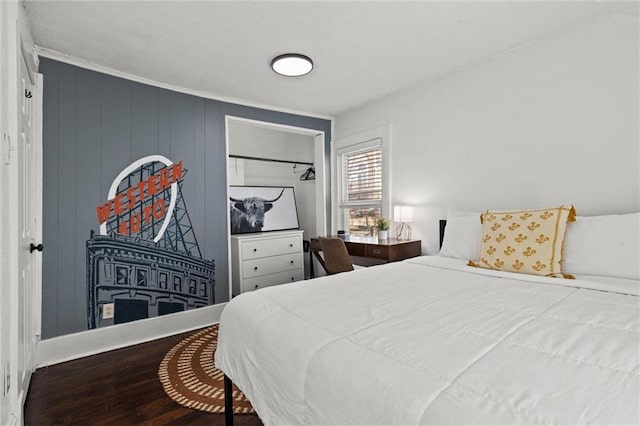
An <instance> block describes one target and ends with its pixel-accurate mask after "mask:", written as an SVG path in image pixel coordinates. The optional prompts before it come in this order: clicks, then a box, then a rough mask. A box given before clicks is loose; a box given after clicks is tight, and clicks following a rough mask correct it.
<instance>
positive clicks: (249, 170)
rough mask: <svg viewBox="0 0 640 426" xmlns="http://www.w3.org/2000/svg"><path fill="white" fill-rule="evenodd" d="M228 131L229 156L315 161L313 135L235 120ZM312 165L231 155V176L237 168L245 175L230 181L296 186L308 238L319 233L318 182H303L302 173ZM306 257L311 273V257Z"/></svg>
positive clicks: (306, 269) (302, 220) (301, 223)
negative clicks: (317, 211) (246, 157)
mask: <svg viewBox="0 0 640 426" xmlns="http://www.w3.org/2000/svg"><path fill="white" fill-rule="evenodd" d="M228 131H229V155H232V154H235V155H245V156H250V157H264V158H272V159H279V160H289V161H302V162H306V163H313V162H314V138H313V137H311V136H307V135H301V134H297V133H292V132H286V131H281V130H273V129H267V128H264V127H256V126H252V125H247V124H242V123H233V122H231V123H229V129H228ZM308 167H309V166H305V165H297V166H296V167H295V169H294V167H293V164H285V163H274V162H265V161H253V160H237V161H236V160H234V159H233V158H230V159H229V174H230V177H233V173H234V171H235V170H237V171H238V174H241V175H242V176H235V177H234V178H233V180H232V179H230V183H233V182H238V183H239V182H241V181H243V182H244V183H243V185H257V186H260V185H263V186H264V185H266V186H293V188H294V191H295V196H296V206H297V209H298V220H299V221H300V229H302V230H303V231H304V239H306V240H308V239H309V238H311V237H315V236H316V235H317V230H316V186H315V181H312V180H311V181H300V175H302V173H303V172H304V171H305V170H307V168H308ZM319 208H322V207H319ZM304 258H305V271H306V273H307V275H308V272H309V266H308V265H307V263H308V256H304Z"/></svg>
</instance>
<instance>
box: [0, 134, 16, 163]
mask: <svg viewBox="0 0 640 426" xmlns="http://www.w3.org/2000/svg"><path fill="white" fill-rule="evenodd" d="M14 150H15V148H14V147H13V145H11V136H10V135H8V134H7V133H4V132H3V133H2V162H3V163H4V164H5V165H6V166H8V165H9V164H11V151H14Z"/></svg>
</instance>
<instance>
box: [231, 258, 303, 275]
mask: <svg viewBox="0 0 640 426" xmlns="http://www.w3.org/2000/svg"><path fill="white" fill-rule="evenodd" d="M299 268H302V260H301V259H300V253H291V254H283V255H280V256H271V257H264V258H260V259H251V260H245V261H244V262H242V276H243V277H244V278H253V277H257V276H260V275H266V274H275V273H276V272H282V271H289V270H291V269H299Z"/></svg>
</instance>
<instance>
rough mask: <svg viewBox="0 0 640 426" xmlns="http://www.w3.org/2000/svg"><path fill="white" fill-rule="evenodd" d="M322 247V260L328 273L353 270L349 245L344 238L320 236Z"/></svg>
mask: <svg viewBox="0 0 640 426" xmlns="http://www.w3.org/2000/svg"><path fill="white" fill-rule="evenodd" d="M318 240H319V241H320V247H321V248H322V255H323V258H324V259H323V260H324V261H323V262H321V264H322V266H323V267H324V269H325V270H326V271H327V274H329V275H333V274H338V273H340V272H348V271H353V263H352V262H351V257H349V252H348V251H347V247H346V246H345V245H344V241H342V238H336V237H318Z"/></svg>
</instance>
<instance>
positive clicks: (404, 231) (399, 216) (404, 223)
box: [393, 206, 413, 240]
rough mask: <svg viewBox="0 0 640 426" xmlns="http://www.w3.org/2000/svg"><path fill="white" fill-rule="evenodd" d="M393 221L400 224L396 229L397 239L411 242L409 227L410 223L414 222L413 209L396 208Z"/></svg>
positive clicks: (410, 207) (394, 208)
mask: <svg viewBox="0 0 640 426" xmlns="http://www.w3.org/2000/svg"><path fill="white" fill-rule="evenodd" d="M393 221H394V222H396V223H398V226H397V227H396V239H398V240H410V239H411V227H410V226H409V222H413V207H412V206H394V207H393Z"/></svg>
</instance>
